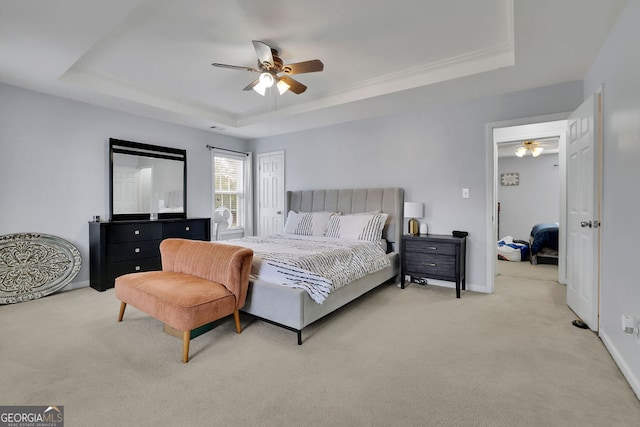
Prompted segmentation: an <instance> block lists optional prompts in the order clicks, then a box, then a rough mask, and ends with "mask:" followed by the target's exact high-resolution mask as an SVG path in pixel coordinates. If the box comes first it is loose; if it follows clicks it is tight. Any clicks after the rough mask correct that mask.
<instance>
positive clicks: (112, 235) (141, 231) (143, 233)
mask: <svg viewBox="0 0 640 427" xmlns="http://www.w3.org/2000/svg"><path fill="white" fill-rule="evenodd" d="M160 239H162V224H160V223H154V222H148V223H140V224H115V225H111V226H110V227H109V232H108V233H107V243H126V242H139V241H143V240H160Z"/></svg>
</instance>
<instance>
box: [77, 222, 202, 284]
mask: <svg viewBox="0 0 640 427" xmlns="http://www.w3.org/2000/svg"><path fill="white" fill-rule="evenodd" d="M170 237H180V238H183V239H192V240H207V241H208V240H211V221H210V219H209V218H189V219H167V220H158V221H149V220H143V221H118V222H90V223H89V270H90V272H89V276H90V282H91V287H92V288H94V289H96V290H98V291H104V290H106V289H109V288H112V287H113V284H114V281H115V279H116V277H118V276H121V275H123V274H127V273H134V272H137V271H151V270H161V269H162V263H161V261H160V242H162V240H163V239H168V238H170Z"/></svg>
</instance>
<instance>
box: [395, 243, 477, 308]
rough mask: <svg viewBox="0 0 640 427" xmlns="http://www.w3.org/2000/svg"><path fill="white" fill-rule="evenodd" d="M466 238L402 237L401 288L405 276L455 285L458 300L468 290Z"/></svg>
mask: <svg viewBox="0 0 640 427" xmlns="http://www.w3.org/2000/svg"><path fill="white" fill-rule="evenodd" d="M466 248H467V238H466V237H453V236H449V235H441V234H426V235H418V236H413V235H404V236H402V245H401V257H402V267H401V274H400V285H401V288H403V289H404V283H405V276H411V278H412V279H413V278H414V277H419V278H424V279H427V278H428V279H438V280H446V281H450V282H456V297H457V298H460V289H462V290H464V289H465V266H466V250H467V249H466Z"/></svg>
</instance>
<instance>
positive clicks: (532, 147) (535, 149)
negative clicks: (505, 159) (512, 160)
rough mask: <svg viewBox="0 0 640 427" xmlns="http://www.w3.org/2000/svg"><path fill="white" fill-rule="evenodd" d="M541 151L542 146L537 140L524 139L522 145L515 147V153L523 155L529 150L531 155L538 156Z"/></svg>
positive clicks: (519, 155)
mask: <svg viewBox="0 0 640 427" xmlns="http://www.w3.org/2000/svg"><path fill="white" fill-rule="evenodd" d="M543 151H544V148H542V146H541V145H540V143H539V142H538V141H524V142H523V143H522V145H521V146H520V147H518V148H517V149H516V151H515V155H516V156H518V157H524V156H525V155H526V154H527V152H530V153H531V155H532V156H533V157H538V156H539V155H540V154H542V152H543Z"/></svg>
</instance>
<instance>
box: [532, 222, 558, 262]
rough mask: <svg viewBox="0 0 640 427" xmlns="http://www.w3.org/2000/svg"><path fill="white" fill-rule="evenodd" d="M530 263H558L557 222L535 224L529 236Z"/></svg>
mask: <svg viewBox="0 0 640 427" xmlns="http://www.w3.org/2000/svg"><path fill="white" fill-rule="evenodd" d="M529 248H530V251H531V258H530V260H531V264H534V265H536V264H555V265H558V223H551V224H536V225H534V226H533V228H532V229H531V235H530V236H529Z"/></svg>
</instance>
